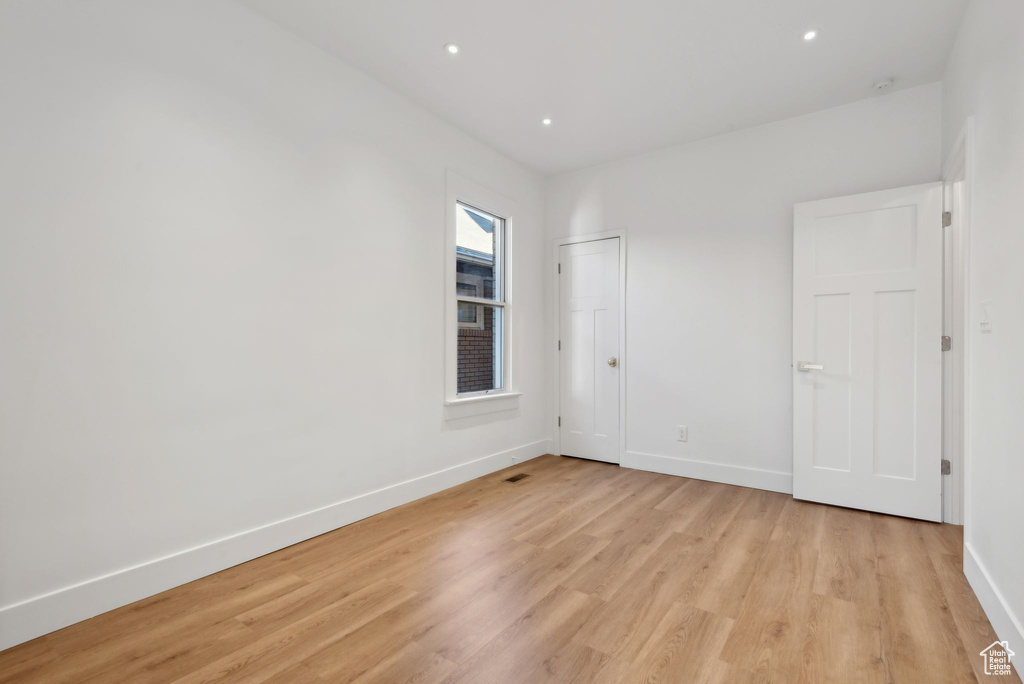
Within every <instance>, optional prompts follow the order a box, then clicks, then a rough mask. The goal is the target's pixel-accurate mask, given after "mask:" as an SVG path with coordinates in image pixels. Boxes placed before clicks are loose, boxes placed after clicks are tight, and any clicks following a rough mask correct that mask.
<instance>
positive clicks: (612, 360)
mask: <svg viewBox="0 0 1024 684" xmlns="http://www.w3.org/2000/svg"><path fill="white" fill-rule="evenodd" d="M608 365H609V366H611V367H612V368H615V367H616V366H618V365H619V360H618V359H617V358H615V357H614V356H613V357H612V358H610V359H608Z"/></svg>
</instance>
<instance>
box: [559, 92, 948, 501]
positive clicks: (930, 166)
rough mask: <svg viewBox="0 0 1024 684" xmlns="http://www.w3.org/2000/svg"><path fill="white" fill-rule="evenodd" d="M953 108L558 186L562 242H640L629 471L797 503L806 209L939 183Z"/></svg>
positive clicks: (672, 158)
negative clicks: (797, 343)
mask: <svg viewBox="0 0 1024 684" xmlns="http://www.w3.org/2000/svg"><path fill="white" fill-rule="evenodd" d="M940 100H941V87H940V86H939V85H938V84H933V85H928V86H922V87H919V88H915V89H912V90H906V91H902V92H896V93H893V94H890V95H888V96H886V97H882V98H877V99H870V100H865V101H863V102H858V103H855V104H851V105H848V106H845V107H840V108H837V109H831V110H827V111H823V112H818V113H815V114H811V115H808V116H803V117H799V118H794V119H789V120H786V121H780V122H777V123H773V124H770V125H767V126H762V127H758V128H753V129H748V130H744V131H739V132H736V133H731V134H728V135H724V136H721V137H717V138H712V139H708V140H704V141H700V142H696V143H692V144H688V145H683V146H679V147H674V148H670V149H666V150H662V151H659V152H656V153H653V154H647V155H643V156H638V157H633V158H629V159H625V160H622V161H619V162H615V163H611V164H607V165H604V166H599V167H595V168H591V169H586V170H583V171H579V172H576V173H570V174H566V175H562V176H559V177H557V178H555V179H553V180H552V181H551V182H550V184H549V187H548V193H547V228H548V232H549V234H550V235H551V236H552V237H556V236H564V235H570V234H571V235H577V234H584V233H596V232H600V231H605V230H615V229H626V230H627V231H628V264H627V314H626V315H627V323H626V326H627V329H626V344H627V356H628V375H627V377H626V388H627V389H626V401H627V411H626V414H627V415H626V448H627V456H626V460H625V462H626V463H627V464H630V465H634V466H637V467H644V468H651V469H658V470H662V471H663V472H672V473H676V474H682V475H692V476H695V477H703V478H706V479H715V480H720V481H725V482H733V483H736V484H744V485H750V486H759V487H765V488H771V489H778V490H781V491H790V490H791V487H792V477H791V473H792V457H793V453H792V438H791V432H792V369H791V368H790V364H791V358H790V357H791V346H792V332H791V325H792V287H791V281H792V230H793V228H792V223H793V211H792V207H793V204H794V203H796V202H804V201H808V200H814V199H820V198H826V197H833V196H839V195H846V194H853V193H859V192H867V191H871V190H879V189H883V188H891V187H899V186H904V185H912V184H916V183H924V182H928V181H934V180H938V178H939V168H940V167H939V145H940V143H939V140H940V112H941V101H940ZM676 425H687V426H688V427H689V441H688V442H685V443H683V442H678V441H676V429H675V426H676Z"/></svg>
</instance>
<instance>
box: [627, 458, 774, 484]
mask: <svg viewBox="0 0 1024 684" xmlns="http://www.w3.org/2000/svg"><path fill="white" fill-rule="evenodd" d="M622 466H623V467H625V468H635V469H637V470H650V471H652V472H655V473H664V474H666V475H679V476H681V477H692V478H694V479H696V480H710V481H711V482H721V483H723V484H731V485H739V486H740V487H753V488H754V489H767V490H768V491H770V492H782V493H783V494H792V493H793V475H792V473H783V472H779V471H776V470H760V469H758V468H747V467H744V466H734V465H726V464H724V463H712V462H711V461H694V460H691V459H687V458H674V457H672V456H656V455H655V454H643V453H639V452H636V451H627V452H626V453H625V454H624V455H623V458H622Z"/></svg>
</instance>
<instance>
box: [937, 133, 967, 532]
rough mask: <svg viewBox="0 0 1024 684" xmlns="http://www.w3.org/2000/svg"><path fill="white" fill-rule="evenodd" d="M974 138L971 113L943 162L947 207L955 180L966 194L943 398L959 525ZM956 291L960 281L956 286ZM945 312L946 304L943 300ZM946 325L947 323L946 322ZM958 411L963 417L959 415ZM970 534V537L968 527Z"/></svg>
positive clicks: (948, 500) (963, 489) (947, 498)
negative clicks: (951, 425) (952, 426)
mask: <svg viewBox="0 0 1024 684" xmlns="http://www.w3.org/2000/svg"><path fill="white" fill-rule="evenodd" d="M973 141H974V118H973V117H968V118H967V120H966V121H965V122H964V127H963V128H962V129H961V131H960V134H959V135H958V136H957V139H956V142H955V143H954V144H953V147H952V149H951V150H950V152H949V156H948V157H947V158H946V160H945V163H944V164H943V173H942V182H943V211H949V210H950V207H949V206H947V205H946V202H947V200H948V199H949V197H950V194H951V192H952V188H951V187H950V186H951V185H952V184H953V183H956V182H962V183H963V188H962V189H963V192H962V196H961V197H960V204H959V206H958V207H957V209H958V211H957V212H956V215H955V216H954V217H953V223H954V227H955V228H956V231H957V235H958V236H959V241H958V244H955V245H954V246H953V250H954V265H957V264H958V265H959V271H958V272H955V273H952V274H945V275H944V283H943V289H944V290H945V289H946V285H947V282H945V281H947V280H948V279H949V278H953V279H954V282H955V280H959V282H960V286H961V291H960V298H961V300H962V301H961V302H960V305H961V306H960V311H956V310H955V309H956V302H953V303H952V307H951V310H952V311H953V319H954V325H952V326H950V327H949V328H948V329H949V332H950V335H951V336H952V338H953V349H952V351H951V353H950V356H949V357H948V359H944V360H943V361H944V362H943V385H944V389H943V397H944V399H948V400H949V402H950V403H951V404H952V406H950V407H947V406H943V421H947V420H958V421H959V425H958V426H956V428H955V429H952V430H950V429H949V428H948V426H946V425H944V426H943V438H944V439H945V437H946V435H947V434H948V433H949V432H950V431H952V433H953V436H954V437H957V435H958V438H956V439H955V441H954V442H953V444H952V445H947V444H945V443H944V444H943V453H944V454H946V455H947V456H948V457H949V459H950V466H951V468H950V474H949V475H948V476H944V477H943V479H944V483H943V485H944V489H943V502H942V509H943V522H948V523H952V524H954V525H963V524H964V522H965V510H966V499H967V479H968V458H967V450H968V448H969V447H968V445H969V443H970V442H969V419H968V402H967V397H968V396H970V395H969V393H968V386H969V383H968V378H969V363H970V361H969V359H970V343H971V342H970V340H971V335H970V333H971V328H970V320H971V318H970V297H969V293H968V288H969V278H968V275H969V272H968V271H969V265H970V262H969V258H968V257H969V248H968V246H969V244H970V235H971V231H970V202H971V200H970V194H971V186H972V181H971V176H972V174H971V163H972V156H973V149H972V146H973ZM953 291H954V292H955V286H954V287H953ZM943 308H944V311H945V308H946V303H945V302H944V303H943ZM957 315H959V319H960V320H959V325H956V324H955V322H956V318H957ZM944 327H945V324H944ZM954 374H959V376H960V377H959V382H955V381H954V380H955V377H954ZM946 383H949V384H950V387H949V390H950V391H949V392H948V393H947V392H946V389H945V385H946ZM957 416H958V417H957ZM964 538H965V539H966V538H967V535H966V530H965V535H964Z"/></svg>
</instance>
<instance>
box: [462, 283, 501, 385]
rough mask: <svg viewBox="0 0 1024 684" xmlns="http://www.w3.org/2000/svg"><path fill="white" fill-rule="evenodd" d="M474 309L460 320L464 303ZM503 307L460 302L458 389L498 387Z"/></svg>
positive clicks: (499, 380)
mask: <svg viewBox="0 0 1024 684" xmlns="http://www.w3.org/2000/svg"><path fill="white" fill-rule="evenodd" d="M464 305H465V306H467V307H471V308H472V309H474V310H475V311H473V312H472V314H470V312H469V308H467V309H466V316H467V318H468V317H470V316H472V317H473V318H474V322H473V323H472V324H469V323H468V322H463V320H462V319H463V306H464ZM502 314H503V311H502V309H501V308H500V307H495V306H485V305H482V304H470V303H467V302H459V370H458V373H459V382H458V391H459V393H460V394H461V393H464V392H483V391H485V390H495V389H501V378H502V370H501V367H502V358H501V355H502V353H503V349H502V338H503V336H504V333H503V330H502V328H503V322H504V319H503V317H502Z"/></svg>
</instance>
